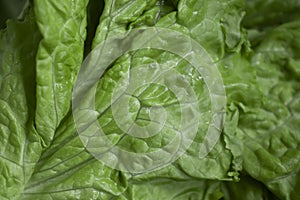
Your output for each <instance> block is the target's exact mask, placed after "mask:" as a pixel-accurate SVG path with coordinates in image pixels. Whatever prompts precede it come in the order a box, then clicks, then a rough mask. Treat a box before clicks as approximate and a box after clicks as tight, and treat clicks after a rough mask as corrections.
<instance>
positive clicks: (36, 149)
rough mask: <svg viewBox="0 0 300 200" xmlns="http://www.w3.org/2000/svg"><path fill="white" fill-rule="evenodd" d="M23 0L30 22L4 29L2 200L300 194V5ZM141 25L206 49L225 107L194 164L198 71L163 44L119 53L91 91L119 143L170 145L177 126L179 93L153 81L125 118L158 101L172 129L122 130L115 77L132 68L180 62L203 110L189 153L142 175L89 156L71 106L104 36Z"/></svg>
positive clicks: (204, 92) (205, 99) (0, 45)
mask: <svg viewBox="0 0 300 200" xmlns="http://www.w3.org/2000/svg"><path fill="white" fill-rule="evenodd" d="M27 3H28V5H29V6H28V7H24V10H23V12H24V19H22V20H19V21H17V20H8V21H7V27H6V28H5V29H3V30H1V32H0V107H1V112H0V136H1V140H0V141H1V145H0V169H1V170H0V184H1V190H0V198H1V199H124V200H125V199H136V200H140V199H145V200H152V199H153V200H154V199H178V200H179V199H204V200H210V199H212V200H213V199H216V200H217V199H249V200H252V199H287V200H297V199H300V194H299V192H298V190H299V189H300V132H299V130H300V84H299V82H300V16H299V12H298V10H299V9H300V3H299V2H298V1H297V0H291V1H289V2H282V1H279V0H270V1H262V0H253V1H243V0H226V1H222V0H189V1H188V0H118V1H116V0H105V1H104V2H102V1H94V0H90V1H88V0H64V1H58V0H49V1H39V0H35V1H33V2H32V1H28V2H27ZM98 16H100V19H98ZM1 17H2V16H1ZM140 27H162V28H168V29H170V30H174V31H178V32H180V33H183V34H186V35H187V36H189V37H191V38H193V39H194V40H195V41H197V42H198V43H199V44H201V45H202V46H203V47H204V48H205V50H206V51H207V52H208V53H209V55H210V56H211V58H212V59H213V62H214V63H215V64H216V66H217V67H218V70H219V72H220V74H221V76H222V79H223V82H224V86H225V90H226V95H227V96H226V97H227V106H226V119H225V123H224V127H223V129H222V133H221V136H220V138H219V140H218V141H217V143H216V145H215V146H214V148H213V149H212V150H211V151H210V152H209V154H208V155H207V156H206V157H205V158H199V157H198V153H199V149H200V148H201V143H202V142H203V139H204V136H205V135H204V133H205V132H206V131H207V129H208V124H209V122H210V115H211V113H210V106H211V103H210V101H209V89H208V88H207V86H206V85H205V82H204V81H203V77H201V74H199V73H198V72H197V71H196V70H195V69H194V68H193V66H192V65H191V64H190V63H189V62H187V61H186V60H183V59H182V58H180V57H179V56H177V55H174V54H172V53H170V52H166V51H162V50H158V49H141V50H138V51H134V52H128V53H125V54H124V55H122V56H121V57H119V58H118V59H117V60H116V61H114V63H113V65H112V66H110V67H109V69H107V70H106V71H105V74H104V75H103V76H102V77H101V79H100V80H99V83H98V85H97V93H96V96H95V109H96V111H97V112H98V113H99V117H98V121H99V124H101V125H102V126H103V130H104V132H105V134H106V135H107V137H108V138H109V139H110V140H111V141H113V142H114V144H116V145H118V146H120V147H122V148H123V149H126V150H127V151H132V152H138V153H145V152H151V151H155V150H156V149H160V148H162V147H163V146H165V145H166V144H168V143H169V142H170V141H171V140H172V138H173V137H174V135H175V132H176V127H177V126H178V121H180V118H178V113H177V111H178V108H179V106H180V105H179V104H178V102H177V100H176V96H175V95H174V94H173V93H172V92H171V91H170V90H168V88H165V87H162V86H160V85H155V84H153V85H151V86H147V87H141V88H139V90H138V91H135V94H134V95H132V96H130V101H129V102H130V106H129V108H130V116H129V115H128V116H126V115H125V116H124V117H125V118H126V117H127V118H130V117H133V118H134V119H135V122H136V123H138V124H140V125H145V124H147V123H148V122H149V120H151V119H150V117H149V112H150V107H151V106H162V107H164V108H165V111H166V112H167V114H168V116H172V117H171V118H170V119H168V120H167V121H166V123H165V125H166V127H164V128H163V129H162V130H161V131H160V132H159V133H158V134H157V135H155V136H153V137H150V138H134V137H132V136H129V135H126V132H125V131H124V130H123V129H122V128H121V127H118V124H117V122H116V120H115V119H114V116H113V111H112V109H111V107H110V104H111V98H112V96H113V91H114V90H115V89H116V88H118V87H119V85H118V82H119V81H120V80H123V79H124V78H125V80H126V81H128V82H129V81H130V79H131V78H132V77H131V74H130V70H132V69H135V68H138V67H141V66H143V65H146V64H149V63H154V64H156V65H161V66H163V65H165V64H166V63H167V65H168V66H175V67H174V69H175V70H176V71H177V72H178V73H179V74H180V76H181V77H183V79H184V80H187V81H188V83H189V84H190V85H191V87H192V89H193V90H194V91H195V92H196V95H197V101H198V102H199V109H200V110H201V123H200V125H201V126H199V129H198V131H197V135H196V137H195V138H194V140H193V142H192V144H191V146H190V147H189V148H188V149H187V151H186V153H185V154H184V155H182V156H181V157H180V158H178V159H177V160H176V161H175V162H173V163H172V164H170V165H168V166H166V167H164V168H161V169H158V170H156V171H152V172H148V173H141V174H135V173H129V172H123V171H118V170H116V169H112V168H110V167H108V166H106V165H104V164H103V163H102V162H100V161H98V160H97V159H96V158H94V157H93V156H92V155H91V154H90V153H89V151H87V150H86V148H85V146H84V144H83V143H82V141H81V140H80V138H79V137H78V133H77V129H76V126H75V123H74V119H73V115H72V105H71V104H72V90H73V87H74V84H75V81H76V77H77V74H78V72H79V69H80V66H81V64H82V62H83V59H84V57H85V56H87V54H88V53H89V52H90V51H92V50H93V49H94V48H96V46H97V45H99V44H101V43H102V42H104V41H105V40H106V39H107V38H109V37H112V36H114V35H116V34H118V33H125V32H126V31H128V30H131V29H134V28H140ZM149 76H153V77H155V76H157V72H155V71H153V73H151V74H149ZM199 77H200V78H199ZM126 78H127V79H126ZM174 84H176V83H174ZM159 109H160V108H159V107H158V108H157V110H158V112H160V110H159ZM174 127H175V128H174Z"/></svg>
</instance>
